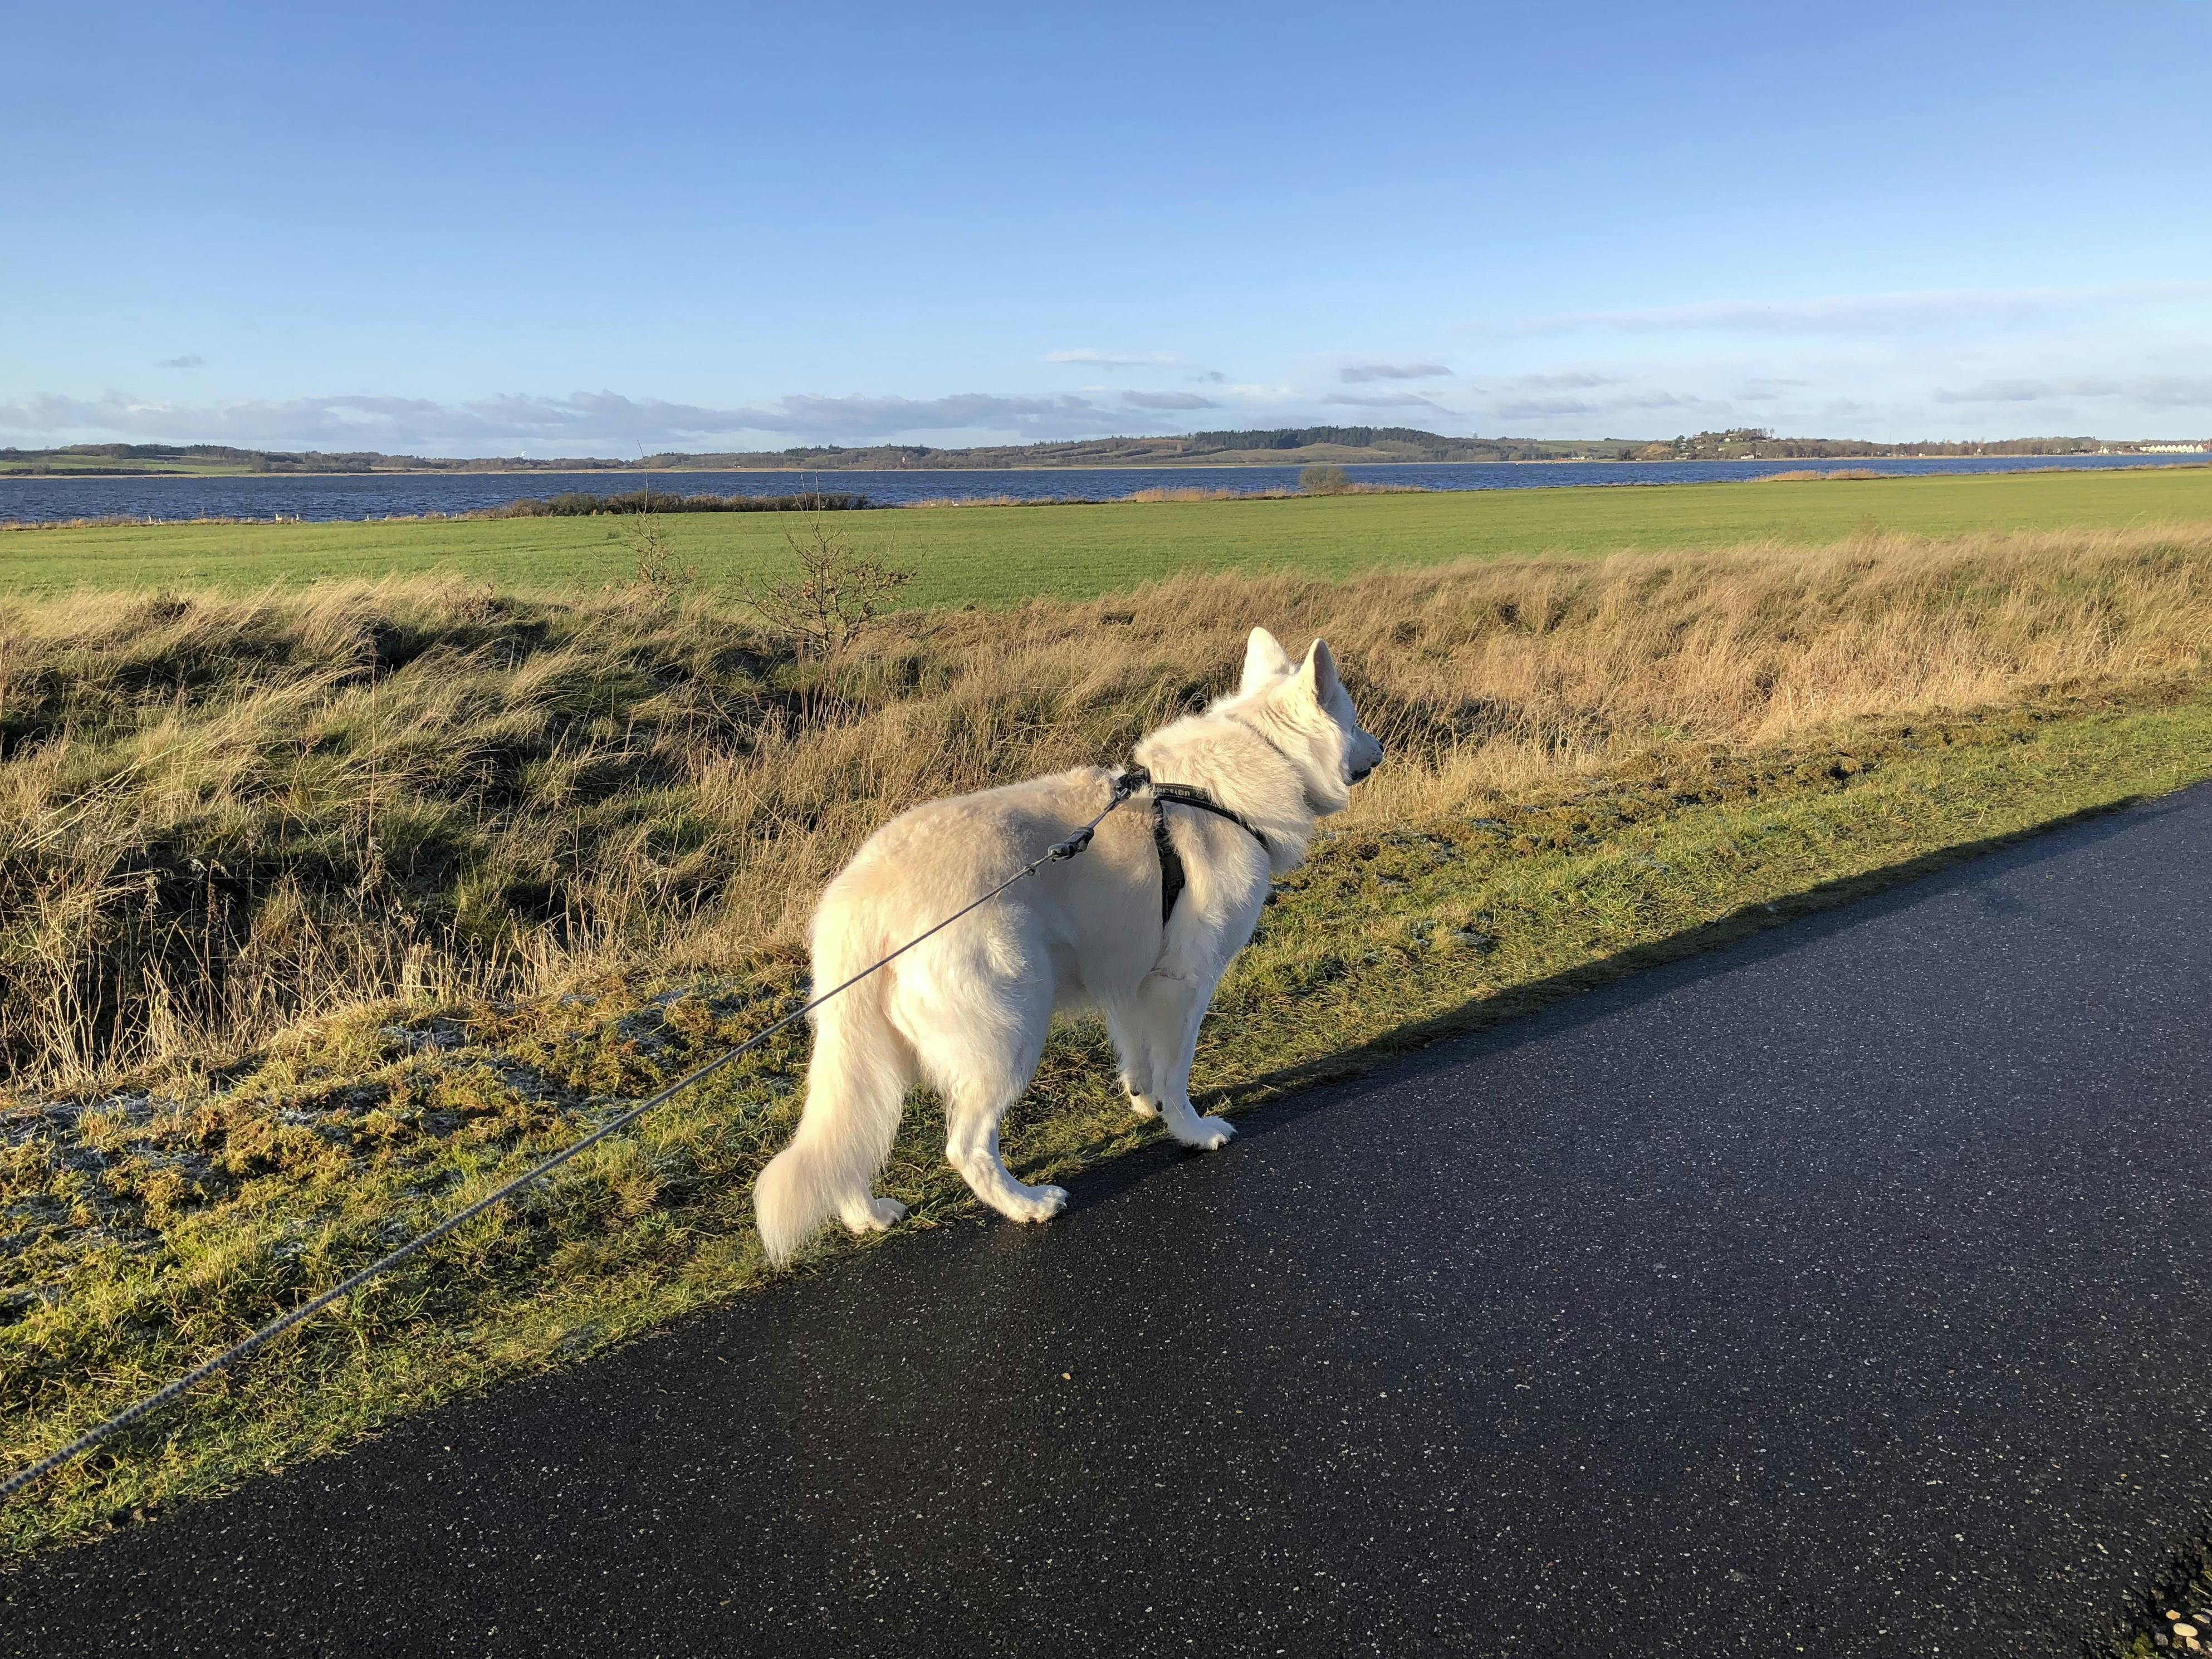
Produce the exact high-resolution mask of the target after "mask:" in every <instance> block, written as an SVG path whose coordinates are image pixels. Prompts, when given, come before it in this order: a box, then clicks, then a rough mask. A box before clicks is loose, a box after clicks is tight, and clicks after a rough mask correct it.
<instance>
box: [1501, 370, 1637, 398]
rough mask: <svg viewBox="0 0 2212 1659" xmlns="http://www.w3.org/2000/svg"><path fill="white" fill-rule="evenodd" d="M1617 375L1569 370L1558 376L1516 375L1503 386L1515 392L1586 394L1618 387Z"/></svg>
mask: <svg viewBox="0 0 2212 1659" xmlns="http://www.w3.org/2000/svg"><path fill="white" fill-rule="evenodd" d="M1505 385H1506V386H1510V387H1511V388H1512V389H1513V390H1515V391H1516V392H1587V391H1589V389H1590V388H1591V387H1593V386H1619V385H1620V376H1619V375H1618V374H1590V373H1589V371H1588V370H1585V369H1569V370H1567V371H1566V372H1565V373H1564V374H1516V375H1515V376H1514V377H1513V378H1512V379H1511V380H1508V381H1506V382H1505Z"/></svg>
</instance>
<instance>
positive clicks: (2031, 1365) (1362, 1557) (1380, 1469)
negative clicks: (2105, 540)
mask: <svg viewBox="0 0 2212 1659" xmlns="http://www.w3.org/2000/svg"><path fill="white" fill-rule="evenodd" d="M2208 873H2212V791H2208V790H2206V789H2198V790H2195V791H2192V792H2190V793H2186V794H2184V795H2180V796H2176V797H2173V798H2172V799H2169V800H2166V801H2165V802H2162V803H2159V804H2156V805H2151V806H2149V807H2147V808H2142V809H2138V810H2135V811H2129V812H2126V813H2124V814H2120V815H2118V816H2115V817H2106V818H2103V819H2099V820H2096V821H2093V822H2090V823H2083V824H2079V825H2076V826H2075V827H2072V828H2070V829H2063V830H2061V831H2059V832H2057V833H2056V834H2054V835H2051V836H2047V837H2045V838H2044V839H2042V840H2040V841H2038V842H2033V843H2030V844H2028V845H2026V846H2023V847H2019V848H2013V849H2010V850H2008V851H2003V852H2000V853H1997V854H1993V855H1991V856H1990V857H1988V858H1986V859H1984V860H1979V861H1978V862H1975V863H1973V864H1971V865H1967V866H1960V867H1958V868H1955V869H1954V870H1953V871H1951V872H1948V873H1947V874H1944V875H1942V876H1938V877H1936V878H1931V879H1929V880H1926V881H1923V882H1921V883H1919V884H1916V885H1913V886H1911V887H1909V888H1905V889H1902V890H1898V891H1896V892H1893V893H1892V894H1891V895H1889V896H1886V897H1884V898H1881V899H1877V900H1875V901H1872V902H1864V903H1861V904H1858V905H1856V906H1854V907H1852V908H1849V909H1846V910H1841V911H1837V912H1832V913H1830V914H1828V915H1824V916H1820V917H1815V918H1812V919H1809V920H1808V921H1802V922H1799V923H1796V924H1792V925H1790V926H1789V927H1784V928H1781V929H1778V930H1777V931H1776V932H1774V933H1769V934H1766V935H1765V936H1763V937H1761V938H1759V939H1756V940H1754V941H1752V942H1751V943H1749V944H1747V945H1743V946H1741V947H1739V948H1735V949H1732V950H1729V951H1724V952H1721V953H1717V954H1715V955H1711V956H1707V957H1701V958H1699V959H1697V960H1695V961H1692V962H1688V963H1682V964H1679V965H1677V966H1675V967H1673V968H1669V969H1660V970H1658V971H1656V972H1653V973H1650V974H1648V975H1643V976H1641V977H1639V978H1637V979H1635V980H1632V981H1626V982H1625V983H1622V984H1620V985H1617V986H1615V987H1613V988H1611V989H1609V990H1606V991H1602V992H1598V993H1595V994H1591V995H1589V996H1586V997H1583V998H1580V999H1578V1000H1575V1001H1573V1002H1571V1003H1569V1004H1565V1005H1562V1006H1559V1007H1558V1008H1556V1009H1555V1010H1553V1012H1551V1013H1549V1014H1548V1015H1546V1016H1543V1017H1540V1018H1534V1019H1532V1020H1529V1021H1527V1022H1525V1023H1522V1024H1518V1025H1516V1026H1514V1027H1512V1028H1510V1029H1509V1030H1502V1031H1499V1032H1496V1033H1493V1034H1492V1035H1490V1036H1485V1037H1482V1038H1480V1039H1475V1040H1470V1041H1465V1042H1455V1043H1452V1044H1449V1045H1443V1046H1439V1047H1437V1048H1433V1049H1431V1050H1429V1051H1427V1052H1425V1053H1424V1054H1421V1055H1420V1056H1419V1057H1418V1058H1416V1059H1415V1060H1412V1061H1410V1062H1407V1063H1405V1064H1402V1065H1401V1066H1397V1067H1396V1068H1395V1069H1394V1070H1392V1071H1389V1072H1388V1073H1380V1074H1376V1075H1372V1076H1370V1077H1369V1078H1368V1079H1364V1080H1363V1081H1361V1082H1360V1083H1358V1084H1357V1085H1349V1086H1346V1087H1341V1088H1337V1089H1334V1090H1328V1091H1316V1092H1315V1093H1313V1094H1310V1095H1308V1096H1304V1097H1300V1098H1299V1099H1297V1100H1296V1101H1294V1102H1291V1103H1286V1104H1285V1105H1282V1106H1278V1107H1275V1108H1272V1109H1267V1110H1266V1111H1263V1112H1261V1113H1259V1114H1257V1115H1254V1116H1252V1117H1249V1118H1247V1119H1246V1120H1245V1121H1244V1123H1243V1129H1244V1133H1243V1136H1242V1137H1241V1138H1240V1139H1238V1140H1237V1143H1236V1145H1235V1146H1234V1147H1233V1148H1231V1150H1230V1151H1228V1152H1224V1153H1221V1154H1218V1155H1215V1156H1212V1157H1210V1158H1188V1157H1182V1156H1171V1155H1168V1154H1165V1153H1163V1154H1159V1155H1152V1154H1146V1155H1141V1156H1139V1157H1138V1158H1133V1159H1127V1160H1124V1161H1123V1162H1122V1163H1121V1164H1117V1165H1115V1166H1113V1167H1111V1168H1109V1169H1108V1170H1102V1171H1100V1172H1098V1173H1097V1174H1095V1175H1094V1176H1091V1177H1090V1178H1088V1179H1082V1180H1079V1181H1077V1182H1075V1183H1074V1193H1075V1206H1074V1207H1073V1209H1072V1210H1071V1212H1069V1213H1068V1214H1067V1215H1066V1216H1065V1217H1064V1218H1061V1219H1060V1220H1059V1221H1056V1222H1054V1223H1053V1224H1052V1225H1050V1226H1048V1227H1044V1228H1018V1227H1012V1226H1007V1225H995V1224H994V1225H980V1224H979V1225H975V1226H962V1227H958V1228H952V1229H947V1230H945V1231H939V1232H937V1233H934V1234H931V1235H927V1236H921V1237H914V1238H911V1239H908V1240H905V1241H902V1242H900V1243H897V1244H896V1245H895V1246H894V1247H893V1248H889V1249H883V1250H880V1251H878V1252H875V1253H873V1254H872V1255H869V1256H868V1257H866V1258H865V1259H862V1260H860V1261H853V1262H848V1263H847V1264H845V1265H843V1266H842V1267H838V1268H836V1269H835V1270H834V1271H832V1272H829V1273H825V1274H823V1275H822V1276H821V1277H819V1278H817V1279H812V1280H809V1281H805V1282H800V1283H795V1284H793V1285H789V1286H787V1287H786V1288H783V1289H781V1290H779V1291H775V1292H772V1293H770V1294H767V1295H763V1296H759V1297H753V1298H750V1299H749V1300H746V1301H744V1302H742V1303H741V1304H738V1305H737V1306H735V1307H732V1308H730V1309H728V1310H725V1311H723V1312H720V1313H717V1314H714V1315H712V1316H702V1317H700V1318H697V1319H694V1320H691V1321H689V1322H685V1323H684V1324H682V1325H681V1326H680V1327H678V1328H675V1329H672V1330H671V1331H668V1332H666V1333H665V1334H662V1335H660V1336H659V1337H657V1338H655V1339H653V1340H648V1341H645V1342H641V1343H639V1344H637V1345H636V1346H633V1347H630V1348H629V1349H627V1350H625V1351H623V1352H620V1353H617V1354H616V1355H613V1356H611V1357H610V1358H605V1359H604V1360H601V1361H599V1362H597V1363H594V1364H590V1365H587V1366H586V1367H583V1368H581V1369H579V1370H573V1371H570V1372H567V1373H564V1374H562V1375H558V1376H548V1377H544V1378H540V1379H538V1380H534V1381H532V1382H527V1383H519V1384H516V1385H513V1386H510V1387H508V1388H507V1389H503V1390H501V1391H500V1392H498V1393H497V1394H495V1395H491V1396H489V1397H488V1398H486V1399H483V1400H480V1401H473V1402H471V1403H468V1404H465V1405H464V1406H461V1407H457V1408H454V1409H451V1410H447V1411H445V1412H443V1413H439V1414H437V1415H435V1416H434V1417H431V1418H428V1419H424V1420H422V1421H419V1422H416V1423H413V1424H410V1425H407V1426H405V1427H403V1428H401V1429H399V1430H398V1431H394V1432H392V1433H391V1434H389V1435H387V1436H386V1437H383V1438H381V1439H380V1440H378V1441H376V1442H374V1443H371V1444H369V1445H368V1446H366V1447H364V1448H362V1449H360V1450H358V1451H356V1452H355V1453H353V1454H352V1455H349V1456H346V1457H343V1458H337V1459H331V1460H328V1461H326V1462H321V1463H319V1464H315V1465H313V1466H310V1467H307V1468H302V1469H300V1470H297V1471H295V1472H294V1473H292V1474H287V1475H283V1476H280V1477H275V1478H270V1479H267V1480H262V1481H260V1482H258V1483H257V1484H255V1485H254V1486H251V1487H249V1488H247V1489H246V1490H245V1491H242V1492H239V1493H237V1494H235V1495H234V1497H232V1498H228V1499H226V1500H223V1501H220V1502H217V1503H214V1504H205V1505H202V1506H198V1507H195V1508H191V1509H188V1510H180V1511H179V1512H177V1513H176V1514H174V1515H173V1516H170V1517H168V1518H166V1519H164V1520H161V1521H158V1522H154V1523H152V1524H149V1525H147V1526H144V1527H141V1528H135V1529H132V1530H130V1531H126V1532H125V1533H123V1534H118V1535H116V1536H115V1537H113V1538H112V1539H110V1540H109V1541H106V1542H103V1543H101V1544H100V1545H98V1546H95V1547H89V1548H85V1549H78V1550H72V1551H65V1552H62V1553H58V1554H54V1555H51V1556H48V1557H46V1558H44V1559H40V1560H38V1561H36V1562H34V1563H33V1565H31V1566H30V1567H28V1568H27V1570H23V1571H18V1572H17V1573H15V1574H13V1575H11V1576H9V1577H6V1578H5V1579H0V1646H4V1650H5V1651H7V1652H9V1653H21V1654H33V1653H35V1654H38V1655H40V1656H42V1659H63V1656H66V1655H72V1654H95V1653H96V1654H102V1655H115V1654H123V1653H141V1652H143V1653H161V1654H187V1653H190V1654H221V1655H225V1656H232V1655H242V1654H250V1653H269V1654H283V1655H288V1656H293V1655H308V1654H325V1653H328V1654H351V1653H370V1652H377V1653H402V1652H404V1653H445V1652H455V1653H471V1654H507V1653H539V1652H568V1653H582V1652H592V1653H601V1652H605V1653H614V1652H621V1653H623V1654H624V1655H636V1656H647V1655H653V1654H661V1655H676V1654H702V1653H715V1654H733V1655H734V1654H747V1655H750V1654H780V1653H793V1654H837V1655H847V1654H862V1653H899V1654H918V1653H971V1652H975V1653H980V1652H1016V1653H1047V1652H1054V1653H1057V1652H1060V1651H1063V1650H1066V1651H1074V1652H1079V1653H1085V1654H1088V1655H1097V1656H1106V1655H1120V1654H1135V1653H1146V1654H1152V1653H1159V1654H1170V1653H1172V1654H1248V1653H1249V1654H1275V1653H1284V1654H1294V1655H1309V1654H1311V1655H1338V1654H1352V1653H1368V1652H1374V1653H1389V1654H1411V1653H1480V1654H1491V1653H1497V1654H1511V1655H1550V1654H1576V1655H1616V1654H1620V1655H1626V1654H1638V1655H1641V1654H1647V1653H1649V1654H1677V1653H1680V1654H1695V1655H1699V1656H1712V1655H1723V1654H1757V1655H1761V1656H1772V1655H1789V1654H1791V1653H1794V1652H1798V1651H1802V1652H1805V1653H1808V1654H1826V1655H1838V1654H1851V1655H1859V1654H1864V1655H1870V1656H1874V1655H1878V1656H1883V1659H1888V1656H1897V1655H1919V1654H1961V1655H1964V1654H2003V1655H2014V1654H2067V1655H2073V1654H2076V1653H2078V1652H2079V1650H2080V1644H2081V1642H2082V1640H2083V1639H2084V1638H2085V1637H2087V1636H2088V1635H2090V1634H2092V1633H2093V1632H2095V1631H2096V1630H2098V1629H2099V1628H2100V1626H2103V1625H2105V1624H2106V1622H2107V1621H2109V1620H2111V1619H2112V1618H2113V1617H2115V1616H2117V1615H2118V1613H2120V1612H2121V1611H2122V1610H2123V1608H2124V1606H2125V1604H2126V1601H2127V1597H2128V1595H2130V1592H2131V1591H2135V1590H2137V1589H2141V1588H2142V1587H2143V1585H2144V1583H2145V1581H2146V1580H2147V1579H2148V1577H2149V1576H2150V1575H2151V1574H2153V1573H2154V1571H2156V1570H2157V1569H2158V1568H2159V1566H2160V1564H2161V1563H2162V1562H2163V1561H2164V1559H2166V1552H2167V1551H2168V1549H2169V1548H2170V1547H2172V1544H2173V1543H2174V1542H2175V1541H2178V1540H2179V1539H2180V1538H2181V1537H2183V1536H2185V1534H2189V1533H2190V1532H2191V1531H2192V1530H2193V1529H2194V1528H2197V1526H2199V1525H2200V1524H2202V1523H2203V1522H2204V1520H2205V1519H2206V1518H2207V1517H2208V1516H2212V1437H2208V1433H2207V1429H2208V1417H2212V1409H2208V1408H2212V1285H2208V1282H2207V1280H2208V1275H2209V1274H2212V1190H2208V1188H2212V1137H2208V1135H2207V1133H2206V1120H2207V1118H2208V1116H2212V879H2208Z"/></svg>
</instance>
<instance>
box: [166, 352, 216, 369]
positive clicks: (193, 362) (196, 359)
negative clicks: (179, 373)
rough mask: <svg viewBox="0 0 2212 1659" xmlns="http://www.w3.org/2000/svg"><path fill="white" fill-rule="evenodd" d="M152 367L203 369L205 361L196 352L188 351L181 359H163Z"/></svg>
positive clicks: (205, 365)
mask: <svg viewBox="0 0 2212 1659" xmlns="http://www.w3.org/2000/svg"><path fill="white" fill-rule="evenodd" d="M154 367H155V368H206V367H207V359H206V358H204V357H203V356H200V355H199V353H198V352H197V351H188V352H186V353H185V355H184V356H181V357H164V358H162V359H161V362H157V363H155V365H154Z"/></svg>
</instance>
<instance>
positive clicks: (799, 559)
mask: <svg viewBox="0 0 2212 1659" xmlns="http://www.w3.org/2000/svg"><path fill="white" fill-rule="evenodd" d="M783 539H784V543H785V545H787V547H789V548H790V550H791V556H792V560H793V563H795V564H796V565H797V567H798V568H797V571H796V572H795V574H792V575H788V576H786V577H784V578H782V579H781V580H777V581H772V582H764V583H760V584H757V585H755V586H752V587H750V589H749V590H748V591H747V592H746V594H745V600H746V603H747V604H749V605H750V606H751V607H752V609H753V611H754V614H755V615H757V617H759V618H760V619H761V623H762V624H763V627H764V628H765V629H767V630H768V632H769V635H770V636H771V637H773V638H775V639H777V640H779V641H783V642H785V643H787V645H788V647H790V649H791V650H792V651H793V653H794V654H796V655H797V656H798V657H799V658H800V659H802V660H811V661H814V662H835V661H836V659H838V658H840V657H842V655H843V654H844V652H845V648H846V647H848V645H850V644H851V643H852V642H853V638H854V635H856V634H857V633H859V631H860V629H862V628H864V627H865V626H866V625H867V623H870V622H871V621H872V620H874V619H875V618H876V617H879V616H881V615H883V613H884V611H889V610H890V609H891V607H892V605H894V604H895V603H896V599H897V597H898V591H899V589H901V588H902V587H904V586H906V585H907V584H908V582H910V581H912V580H914V572H913V571H911V570H902V569H900V568H897V567H896V566H895V565H893V564H892V563H891V562H890V558H889V550H888V549H886V550H885V556H884V557H880V558H879V557H877V556H873V555H872V554H868V553H864V552H862V551H861V550H860V549H859V548H857V547H855V546H854V545H853V544H852V543H850V542H848V541H847V540H846V539H845V538H843V537H842V536H841V535H839V534H837V533H836V532H835V531H833V530H832V529H831V528H830V527H829V520H826V519H824V518H823V517H822V516H821V515H820V514H818V513H809V514H808V515H807V517H806V519H805V523H804V526H802V527H801V528H799V529H796V530H793V529H787V530H785V532H783Z"/></svg>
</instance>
